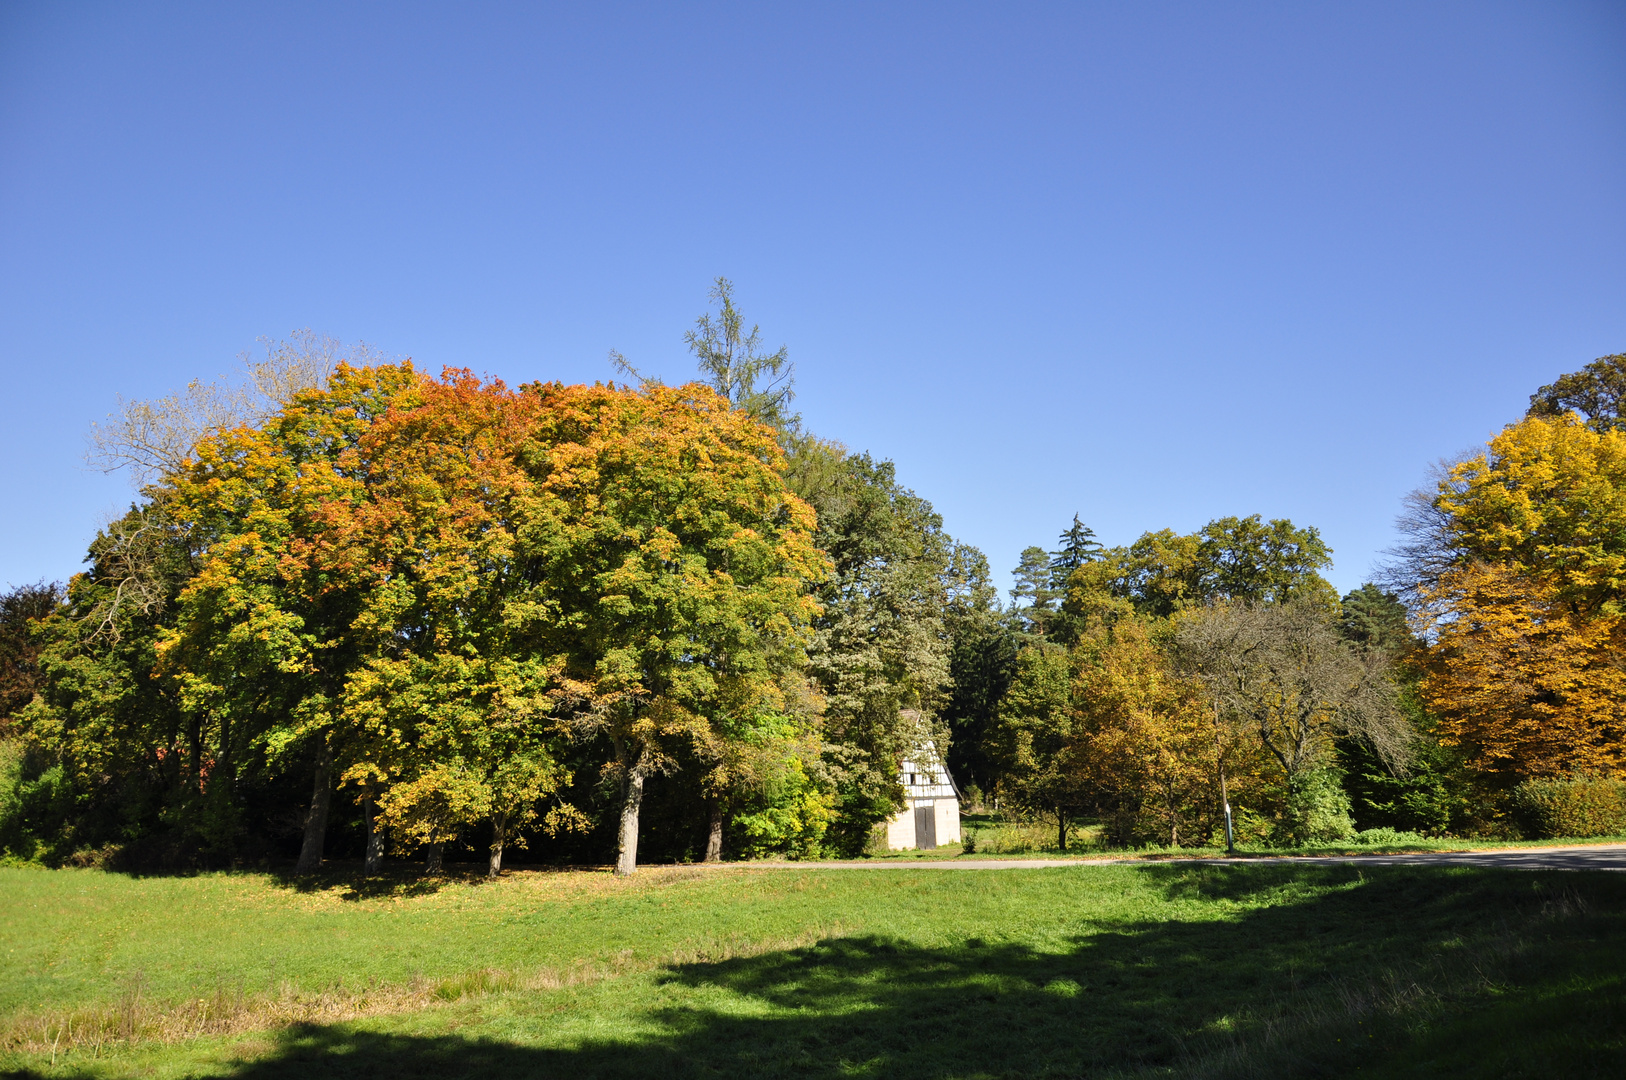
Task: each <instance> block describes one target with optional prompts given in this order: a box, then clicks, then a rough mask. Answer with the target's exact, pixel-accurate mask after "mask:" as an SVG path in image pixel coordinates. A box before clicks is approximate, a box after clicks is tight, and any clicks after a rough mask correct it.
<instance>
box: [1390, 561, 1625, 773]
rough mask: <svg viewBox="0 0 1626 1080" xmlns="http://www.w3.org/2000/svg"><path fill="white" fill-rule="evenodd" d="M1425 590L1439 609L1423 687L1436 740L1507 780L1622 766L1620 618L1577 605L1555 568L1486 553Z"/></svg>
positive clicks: (1614, 769) (1612, 769) (1613, 770)
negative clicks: (1517, 564) (1512, 562)
mask: <svg viewBox="0 0 1626 1080" xmlns="http://www.w3.org/2000/svg"><path fill="white" fill-rule="evenodd" d="M1427 599H1428V600H1429V601H1430V602H1431V603H1432V604H1434V605H1435V607H1436V609H1437V610H1439V611H1441V612H1444V613H1446V614H1445V617H1443V618H1441V620H1440V621H1439V622H1438V623H1437V624H1436V636H1435V640H1434V641H1433V643H1432V644H1431V645H1430V646H1429V647H1428V649H1427V650H1426V653H1425V657H1424V676H1423V679H1422V682H1421V684H1420V687H1419V690H1420V693H1421V695H1422V698H1423V701H1424V702H1425V704H1426V705H1427V706H1428V708H1429V709H1430V710H1431V711H1432V712H1433V713H1434V714H1435V716H1437V717H1438V718H1439V729H1438V730H1439V734H1440V738H1441V741H1442V742H1444V743H1447V744H1448V745H1457V746H1461V747H1462V748H1463V749H1464V751H1465V753H1466V756H1467V760H1468V762H1469V763H1470V764H1471V765H1473V766H1474V767H1475V768H1477V769H1480V770H1483V771H1485V772H1487V773H1490V774H1493V775H1498V776H1501V777H1503V778H1504V779H1505V780H1506V781H1507V782H1508V783H1513V782H1516V781H1517V780H1520V779H1525V778H1528V777H1533V776H1554V775H1561V774H1564V773H1568V772H1574V771H1583V770H1584V771H1607V772H1611V773H1614V774H1616V775H1622V774H1623V772H1626V720H1623V716H1626V670H1623V666H1622V657H1623V654H1622V651H1621V646H1622V641H1621V630H1622V624H1621V620H1620V619H1619V618H1617V617H1614V616H1608V615H1588V614H1586V613H1584V612H1580V611H1577V610H1576V608H1575V606H1574V605H1573V604H1570V603H1566V602H1565V601H1564V599H1563V589H1562V587H1561V586H1560V585H1558V584H1556V583H1555V582H1554V581H1553V580H1552V579H1551V578H1549V579H1548V580H1546V581H1543V580H1541V579H1540V578H1537V577H1536V576H1534V575H1531V574H1525V573H1520V572H1519V571H1518V570H1516V569H1513V568H1511V567H1508V566H1506V565H1496V564H1492V563H1486V562H1473V563H1470V564H1468V565H1466V566H1462V567H1459V568H1457V569H1453V570H1450V571H1448V572H1447V573H1446V574H1445V575H1444V576H1443V577H1442V578H1441V579H1440V581H1439V582H1438V583H1437V584H1436V585H1434V586H1433V587H1432V588H1431V589H1430V590H1429V591H1428V593H1427Z"/></svg>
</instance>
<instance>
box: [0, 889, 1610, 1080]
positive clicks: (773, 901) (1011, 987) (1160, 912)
mask: <svg viewBox="0 0 1626 1080" xmlns="http://www.w3.org/2000/svg"><path fill="white" fill-rule="evenodd" d="M0 954H3V963H4V967H3V974H0V1016H3V1020H0V1031H3V1033H4V1040H5V1042H4V1047H5V1049H4V1055H5V1056H4V1058H3V1059H0V1070H11V1073H10V1075H21V1076H34V1075H39V1076H154V1077H178V1076H198V1077H217V1076H218V1077H223V1076H241V1077H296V1076H297V1077H307V1076H314V1077H352V1076H354V1077H363V1076H379V1077H383V1076H407V1077H418V1076H421V1077H434V1078H436V1080H445V1078H458V1077H476V1076H479V1077H503V1076H559V1077H571V1078H575V1077H587V1076H629V1077H631V1076H651V1075H657V1076H670V1077H712V1076H741V1077H745V1076H813V1077H824V1076H828V1077H838V1076H843V1077H844V1076H875V1077H994V1076H1080V1075H1085V1076H1103V1077H1106V1076H1126V1077H1127V1076H1258V1077H1265V1076H1273V1077H1279V1076H1295V1075H1304V1076H1312V1075H1315V1076H1326V1075H1334V1076H1342V1075H1360V1076H1378V1077H1391V1076H1392V1077H1399V1076H1495V1077H1503V1076H1508V1077H1518V1076H1531V1077H1535V1076H1542V1077H1551V1076H1566V1077H1567V1076H1599V1077H1605V1076H1608V1077H1614V1076H1619V1075H1623V1074H1626V876H1617V875H1610V874H1602V873H1586V874H1582V873H1568V874H1566V873H1560V872H1552V873H1518V872H1510V871H1492V870H1476V869H1464V868H1424V867H1416V868H1382V867H1368V868H1354V867H1342V866H1338V867H1295V866H1281V865H1261V866H1226V865H1201V864H1189V863H1163V864H1157V863H1142V864H1131V865H1117V866H1080V867H1067V868H1060V869H1054V870H1005V871H997V872H975V871H972V872H963V873H943V872H941V871H931V870H921V871H910V870H903V869H900V870H892V871H885V872H854V871H845V872H843V871H839V870H819V869H813V868H810V869H805V870H803V869H796V870H766V869H751V868H734V869H724V870H720V871H718V870H707V871H702V870H698V869H691V868H670V869H655V870H649V871H645V872H643V873H641V874H640V875H638V876H637V877H635V878H633V879H631V880H618V879H615V878H612V877H610V876H609V875H606V874H602V873H587V872H575V873H563V872H558V873H546V872H521V873H514V874H511V875H509V876H507V877H505V878H504V879H502V880H500V881H497V882H494V883H489V884H488V883H484V882H481V881H479V880H478V879H474V878H470V879H467V880H462V879H456V878H452V879H447V880H424V879H421V878H417V877H415V876H413V875H412V874H411V873H410V872H407V871H403V872H402V873H401V874H400V876H394V877H386V878H380V879H372V880H362V879H360V878H356V877H353V876H350V875H349V874H348V872H346V871H345V870H343V869H338V870H334V871H332V872H331V873H330V875H329V876H328V877H326V878H324V879H322V880H320V881H317V882H314V883H306V884H298V883H294V882H291V881H289V880H286V879H282V878H278V877H276V876H270V875H264V874H204V875H198V876H193V877H148V878H132V877H126V876H121V875H116V874H109V873H104V872H100V871H93V870H57V871H50V870H41V869H32V868H16V869H0Z"/></svg>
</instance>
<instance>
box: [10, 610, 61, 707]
mask: <svg viewBox="0 0 1626 1080" xmlns="http://www.w3.org/2000/svg"><path fill="white" fill-rule="evenodd" d="M61 603H62V586H61V585H59V584H56V583H55V582H52V583H49V584H47V583H46V582H43V581H41V582H39V583H38V584H34V585H19V586H17V587H16V588H14V589H12V590H11V591H10V592H7V593H4V594H0V733H3V732H4V730H5V729H4V726H3V723H4V721H5V720H6V719H7V718H9V717H10V716H11V714H12V713H14V712H16V711H17V710H18V709H20V708H22V707H23V706H24V705H27V704H28V703H29V702H30V701H33V700H34V694H35V693H36V692H37V691H38V690H39V689H40V687H41V686H43V685H44V679H43V678H42V677H41V675H40V670H39V654H40V644H39V641H38V640H37V638H36V635H35V633H34V631H35V627H36V626H37V625H38V624H39V622H40V621H41V620H43V619H45V618H46V617H47V616H49V615H51V614H53V613H54V612H55V611H56V609H57V607H58V605H60V604H61Z"/></svg>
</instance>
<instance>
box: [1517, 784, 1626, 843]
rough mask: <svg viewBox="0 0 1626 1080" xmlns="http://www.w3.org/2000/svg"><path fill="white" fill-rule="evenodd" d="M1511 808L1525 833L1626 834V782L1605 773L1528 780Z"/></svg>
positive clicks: (1543, 836) (1542, 836)
mask: <svg viewBox="0 0 1626 1080" xmlns="http://www.w3.org/2000/svg"><path fill="white" fill-rule="evenodd" d="M1510 809H1511V810H1512V812H1513V818H1514V820H1515V821H1517V822H1518V824H1519V828H1520V829H1521V830H1523V832H1524V834H1525V835H1526V836H1529V837H1532V838H1537V839H1543V840H1545V839H1549V838H1552V837H1557V836H1573V837H1586V836H1619V835H1621V834H1623V833H1626V782H1623V781H1620V780H1614V779H1610V778H1609V777H1604V776H1574V777H1571V778H1569V779H1568V780H1526V781H1525V782H1524V783H1522V784H1520V785H1519V786H1518V787H1516V788H1514V789H1513V797H1512V799H1511V805H1510Z"/></svg>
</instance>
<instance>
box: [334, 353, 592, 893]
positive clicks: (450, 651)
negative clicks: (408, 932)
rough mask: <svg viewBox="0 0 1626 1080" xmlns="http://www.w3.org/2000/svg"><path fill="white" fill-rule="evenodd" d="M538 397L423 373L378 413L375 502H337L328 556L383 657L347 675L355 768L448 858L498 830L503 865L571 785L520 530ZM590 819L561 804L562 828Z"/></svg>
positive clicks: (401, 824)
mask: <svg viewBox="0 0 1626 1080" xmlns="http://www.w3.org/2000/svg"><path fill="white" fill-rule="evenodd" d="M538 412H539V402H538V398H537V396H536V395H534V394H530V393H521V392H515V391H511V390H509V389H508V388H507V387H506V386H504V385H503V384H502V383H501V382H492V383H482V382H481V381H480V380H479V379H478V378H476V377H475V376H474V375H473V374H471V373H470V372H467V371H455V370H449V371H447V372H445V373H444V374H443V376H442V378H441V379H439V380H430V379H424V380H421V381H420V382H419V383H418V384H417V385H416V386H415V387H414V388H413V390H412V392H411V393H410V394H408V395H403V396H401V397H400V398H397V399H396V402H395V407H394V408H392V409H390V410H388V411H387V412H385V413H384V414H383V415H382V416H380V417H378V418H377V419H375V420H374V422H373V423H372V425H371V426H370V427H369V429H368V431H367V433H366V434H365V435H364V436H363V437H362V439H361V440H360V443H359V444H358V447H357V453H356V458H355V460H356V463H357V464H358V465H360V466H362V468H363V469H364V471H365V473H366V474H367V476H368V478H369V482H368V486H367V496H366V499H365V500H363V501H359V502H351V501H348V500H343V501H334V502H332V503H330V504H328V506H327V508H326V510H325V513H326V515H327V531H328V533H329V535H330V536H332V537H333V538H334V540H333V542H332V543H330V544H329V545H327V546H326V547H325V548H324V549H323V550H322V552H321V553H320V554H319V555H318V557H317V558H318V561H319V563H320V565H321V566H322V567H323V569H324V570H325V571H326V573H327V574H328V575H329V576H330V579H331V580H332V581H334V582H340V581H351V580H355V579H356V578H357V577H358V575H359V576H360V578H361V579H362V580H364V581H365V582H366V584H367V585H368V588H367V591H366V593H365V599H364V604H363V607H362V609H361V610H360V611H359V612H358V614H357V616H356V618H355V620H354V621H353V623H352V634H353V635H355V636H356V637H357V638H358V639H360V642H361V647H362V649H363V651H364V653H365V655H366V659H365V660H364V662H363V663H362V664H361V665H360V667H359V668H358V669H357V670H356V671H355V672H353V673H352V674H351V675H350V676H349V677H348V678H347V680H346V683H345V690H344V715H345V719H346V725H347V727H348V728H349V730H350V732H351V735H350V741H351V746H350V751H349V755H348V757H349V763H348V765H347V767H346V769H345V771H344V773H343V777H342V779H344V780H347V781H350V782H352V783H354V784H355V785H357V787H358V789H359V791H360V792H361V796H362V799H363V802H364V806H365V810H366V816H367V820H368V823H369V844H368V863H369V868H372V867H374V866H376V864H377V861H378V859H379V858H380V857H381V856H382V853H383V840H382V836H381V833H380V830H379V829H377V828H374V827H373V825H374V823H375V819H374V810H375V805H379V804H381V805H382V810H383V813H382V815H381V819H380V822H379V823H380V824H388V825H389V826H390V827H393V828H395V829H396V830H397V831H398V832H399V834H400V835H401V836H403V837H406V838H410V839H411V840H415V841H417V842H419V843H423V844H427V845H428V846H429V847H430V848H431V859H432V861H433V860H434V859H436V858H438V851H439V849H438V845H441V844H443V843H445V841H446V840H448V839H451V838H452V837H454V836H455V835H456V834H457V833H458V831H459V830H460V829H462V828H465V827H467V826H469V825H472V824H474V823H475V822H476V821H482V820H488V821H490V823H491V830H492V841H491V848H490V858H489V860H488V867H489V872H490V874H491V875H492V876H495V875H496V874H497V873H498V872H500V870H501V868H502V859H503V852H504V850H505V848H506V847H507V846H509V845H510V844H512V843H514V842H516V841H520V842H522V836H523V834H522V833H521V831H520V830H521V829H523V828H524V827H525V826H526V825H528V824H529V823H531V822H532V821H534V820H536V819H537V817H538V816H539V815H540V813H541V809H540V804H541V802H542V801H543V800H544V799H545V798H547V797H548V796H550V795H552V794H553V793H555V792H556V791H557V790H558V789H559V788H560V787H561V786H562V785H563V784H565V783H568V781H569V774H568V772H567V770H566V769H565V768H564V767H563V766H562V765H561V764H560V760H559V758H560V755H559V749H560V747H559V745H558V744H559V743H560V742H561V741H562V739H563V735H564V732H563V729H562V727H561V724H560V722H559V721H558V720H557V719H556V718H555V717H554V716H553V715H552V713H553V702H552V699H551V698H550V696H549V695H550V694H551V693H552V692H553V691H555V690H556V689H557V687H556V686H555V683H554V679H555V677H556V676H557V675H558V673H559V666H560V665H559V663H558V662H557V661H555V660H553V659H552V658H551V657H549V656H548V655H547V654H546V652H545V648H546V637H545V629H546V620H545V619H544V618H542V617H541V616H540V611H541V610H543V609H544V606H545V604H546V595H547V583H546V582H539V581H537V580H536V579H535V578H534V575H532V574H531V573H530V570H531V565H530V563H529V561H528V558H527V555H526V554H525V553H524V552H523V551H522V549H521V544H520V540H519V535H520V531H521V527H522V518H521V513H522V509H521V508H522V507H523V506H525V505H527V502H526V500H528V499H529V498H530V496H531V493H532V492H531V489H532V482H531V478H530V476H529V475H528V473H527V472H526V469H525V466H524V454H525V452H526V451H527V449H528V448H529V446H530V442H531V440H532V439H533V438H534V436H535V434H536V431H537V427H538ZM578 819H579V814H578V812H577V811H576V810H575V809H574V808H573V807H569V806H565V805H562V804H561V805H556V806H554V807H553V809H552V810H551V811H550V812H549V816H548V818H547V822H548V825H549V826H550V831H556V829H557V828H558V827H559V826H560V825H561V824H565V823H574V822H576V821H577V820H578Z"/></svg>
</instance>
